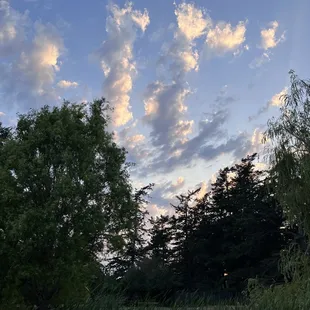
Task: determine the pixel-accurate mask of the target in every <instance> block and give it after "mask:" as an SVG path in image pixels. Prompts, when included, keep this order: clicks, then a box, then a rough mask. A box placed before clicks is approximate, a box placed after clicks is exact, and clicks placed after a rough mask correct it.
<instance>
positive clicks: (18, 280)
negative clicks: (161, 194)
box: [0, 99, 133, 309]
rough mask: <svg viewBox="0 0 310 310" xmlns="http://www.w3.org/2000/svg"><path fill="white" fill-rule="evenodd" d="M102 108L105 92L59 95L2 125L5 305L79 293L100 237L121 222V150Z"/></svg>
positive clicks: (0, 227) (124, 187)
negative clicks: (85, 96)
mask: <svg viewBox="0 0 310 310" xmlns="http://www.w3.org/2000/svg"><path fill="white" fill-rule="evenodd" d="M108 111H109V109H108V106H107V105H106V103H105V100H104V99H100V100H95V101H94V102H93V103H91V104H89V105H88V106H86V105H83V104H81V105H78V104H70V103H68V102H65V103H64V104H63V105H62V106H61V107H59V108H58V107H54V108H49V107H47V106H46V107H44V108H42V109H41V110H39V111H34V110H32V111H31V112H29V113H28V114H24V115H20V116H19V119H18V123H17V127H16V128H15V129H14V130H13V131H12V133H11V134H8V132H7V130H5V129H3V128H2V127H1V141H3V138H5V143H3V142H2V146H1V148H0V184H1V186H0V209H1V210H0V213H1V220H0V231H1V244H0V259H1V269H2V271H1V274H0V275H1V292H0V294H1V295H0V301H1V303H4V301H6V302H7V303H11V304H10V306H7V308H12V307H14V306H13V304H14V302H20V300H24V301H25V304H26V305H31V306H33V305H37V306H38V307H39V308H40V309H47V307H48V305H49V304H54V305H55V304H59V303H65V302H66V301H68V300H71V301H75V300H81V299H82V300H83V299H85V298H86V297H87V296H88V291H87V289H86V288H87V286H88V284H89V283H90V280H91V275H92V270H93V269H94V268H97V267H96V266H98V261H99V260H100V258H99V256H98V255H99V254H100V252H101V251H102V250H103V246H104V244H109V243H110V242H112V240H113V239H112V237H113V236H115V235H117V234H118V233H119V232H120V231H121V230H122V229H124V227H126V226H127V225H128V224H127V222H128V220H127V219H128V218H129V216H128V215H130V214H132V212H133V203H132V194H131V186H130V183H129V181H128V172H127V166H126V163H125V158H126V152H125V150H124V149H122V148H119V147H117V145H116V144H115V143H114V142H113V136H112V135H111V134H110V133H108V132H107V124H108V114H107V113H108ZM3 262H4V263H3ZM3 269H5V270H3Z"/></svg>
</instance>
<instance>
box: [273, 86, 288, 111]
mask: <svg viewBox="0 0 310 310" xmlns="http://www.w3.org/2000/svg"><path fill="white" fill-rule="evenodd" d="M287 92H288V88H287V87H284V88H283V89H282V90H281V91H280V92H279V93H277V94H275V95H273V96H272V98H271V100H270V101H269V105H270V106H274V107H281V106H282V105H283V104H284V97H285V95H287Z"/></svg>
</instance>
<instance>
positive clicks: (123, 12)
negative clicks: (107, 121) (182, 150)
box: [96, 2, 150, 127]
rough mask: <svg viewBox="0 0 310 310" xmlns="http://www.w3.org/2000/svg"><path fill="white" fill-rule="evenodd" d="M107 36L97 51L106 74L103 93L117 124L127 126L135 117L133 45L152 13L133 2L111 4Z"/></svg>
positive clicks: (135, 70)
mask: <svg viewBox="0 0 310 310" xmlns="http://www.w3.org/2000/svg"><path fill="white" fill-rule="evenodd" d="M108 10H109V12H110V16H108V18H107V20H106V32H107V39H106V41H104V42H103V43H102V45H101V47H100V48H99V49H98V50H97V52H96V55H97V57H98V58H99V59H100V62H101V67H102V70H103V72H104V75H105V81H104V85H103V94H104V96H105V97H106V98H107V99H108V100H109V102H110V103H111V105H112V106H113V108H114V113H113V119H112V120H113V123H114V125H115V126H117V127H118V126H121V125H125V124H126V123H128V121H130V120H131V119H132V118H133V116H132V112H131V111H130V92H131V90H132V84H133V78H134V76H135V75H136V73H137V69H136V64H135V62H134V55H133V46H134V43H135V41H136V37H137V33H138V31H139V30H140V31H141V32H144V31H145V30H146V28H147V26H148V24H149V23H150V19H149V15H148V12H147V11H146V10H145V11H144V12H141V11H137V10H134V9H133V7H132V3H131V2H129V3H127V4H126V5H125V7H124V8H120V7H118V6H117V5H115V4H111V5H108Z"/></svg>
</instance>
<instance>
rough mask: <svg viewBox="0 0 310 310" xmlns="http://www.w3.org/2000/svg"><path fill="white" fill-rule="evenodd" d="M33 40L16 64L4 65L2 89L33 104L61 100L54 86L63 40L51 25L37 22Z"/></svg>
mask: <svg viewBox="0 0 310 310" xmlns="http://www.w3.org/2000/svg"><path fill="white" fill-rule="evenodd" d="M34 31H35V35H34V38H33V40H32V42H31V43H30V44H28V45H25V46H23V49H22V50H21V52H20V55H19V57H17V58H16V59H14V60H13V62H12V63H2V64H1V65H0V78H1V81H0V90H2V91H3V93H4V94H5V96H6V98H7V99H10V100H12V101H15V102H18V104H21V103H22V102H24V103H25V104H26V105H27V104H29V103H31V106H32V107H35V106H37V105H38V104H41V103H42V102H43V101H44V103H45V104H46V103H48V101H49V100H51V99H53V100H55V99H57V95H56V93H55V89H54V87H53V85H54V82H55V77H56V73H57V72H58V71H59V69H60V67H59V66H60V62H59V58H60V56H61V55H62V53H63V52H64V45H63V40H62V38H61V37H60V35H59V34H58V32H57V30H56V28H55V27H54V26H52V25H51V24H47V25H43V24H41V23H39V22H36V23H35V24H34Z"/></svg>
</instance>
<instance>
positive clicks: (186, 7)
mask: <svg viewBox="0 0 310 310" xmlns="http://www.w3.org/2000/svg"><path fill="white" fill-rule="evenodd" d="M175 15H176V17H177V23H178V28H179V29H180V32H181V33H182V34H183V35H184V36H185V38H186V39H187V40H188V41H189V42H192V41H193V40H195V39H197V38H199V37H201V36H202V35H204V34H205V31H206V28H207V27H209V26H210V25H211V20H210V19H209V18H207V17H206V13H205V11H204V10H202V9H197V8H196V7H195V6H194V5H193V4H188V3H185V2H184V3H181V4H180V5H179V6H177V7H176V10H175Z"/></svg>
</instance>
